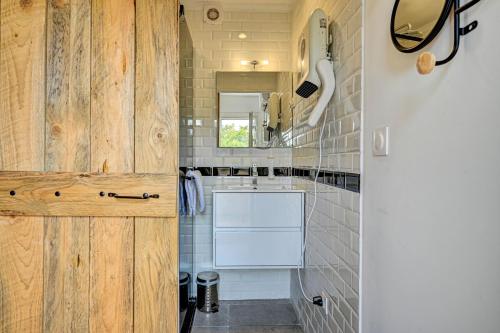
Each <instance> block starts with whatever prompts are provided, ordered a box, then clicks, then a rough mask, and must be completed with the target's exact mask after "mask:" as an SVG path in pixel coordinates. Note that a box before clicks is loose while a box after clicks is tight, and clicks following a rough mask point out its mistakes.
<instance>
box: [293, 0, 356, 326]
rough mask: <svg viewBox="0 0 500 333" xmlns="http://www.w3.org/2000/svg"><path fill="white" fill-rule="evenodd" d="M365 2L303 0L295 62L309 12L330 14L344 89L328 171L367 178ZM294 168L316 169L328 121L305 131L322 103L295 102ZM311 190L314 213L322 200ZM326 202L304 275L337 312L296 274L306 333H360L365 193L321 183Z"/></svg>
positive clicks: (338, 98) (335, 109) (315, 219)
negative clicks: (363, 153) (319, 302)
mask: <svg viewBox="0 0 500 333" xmlns="http://www.w3.org/2000/svg"><path fill="white" fill-rule="evenodd" d="M361 5H362V1H361V0H338V1H329V0H299V1H298V3H297V7H296V8H295V10H294V13H293V15H292V22H293V24H292V27H293V28H292V62H293V63H295V62H296V61H297V52H296V49H297V48H296V43H297V41H298V38H299V36H300V33H301V31H302V28H303V27H304V26H305V24H306V22H307V19H308V17H309V14H310V13H311V12H312V11H313V10H314V9H316V8H322V9H323V10H325V12H326V13H327V15H328V16H329V21H330V22H333V60H334V71H335V75H336V84H337V89H336V92H335V95H334V97H333V98H332V101H331V102H330V105H329V114H328V118H327V122H326V126H325V132H324V135H323V140H322V145H323V156H322V157H323V159H322V168H323V169H327V170H332V171H343V172H352V173H360V147H361V140H360V135H361V112H362V109H361V107H362V103H361V102H362V101H361V98H362V97H361V96H362V91H361V89H362V82H361V80H362V76H361V73H362V53H361V52H362V7H361ZM295 97H296V99H295V105H296V108H295V110H294V131H293V134H294V137H293V146H294V149H293V153H292V154H293V156H292V165H293V167H296V168H300V167H305V168H316V167H317V164H318V148H319V136H320V128H321V125H322V124H321V122H320V123H319V124H318V125H317V126H316V127H315V128H313V129H310V128H304V127H302V126H300V123H301V121H303V118H304V111H305V110H306V109H307V107H308V106H310V105H312V104H313V103H315V101H316V99H317V94H316V95H315V96H313V97H311V98H309V99H308V100H303V99H300V98H298V96H295ZM293 183H294V184H297V183H300V184H303V185H306V186H307V187H308V188H309V190H308V191H307V192H306V214H309V212H310V210H311V206H312V201H313V198H314V194H313V193H314V192H313V183H312V182H311V181H309V180H304V179H298V178H293ZM318 189H319V191H318V199H317V200H318V201H317V206H316V210H315V212H314V214H313V216H312V219H311V222H310V223H311V224H310V228H309V236H308V238H309V240H308V247H307V249H306V256H305V259H306V268H305V269H304V270H303V271H302V272H301V274H302V281H303V282H304V285H305V289H306V292H307V294H308V296H310V297H312V296H315V295H322V293H325V292H326V293H327V294H328V295H329V301H330V305H331V306H330V310H329V313H328V315H325V314H324V311H323V309H322V308H319V307H317V306H315V305H312V304H310V303H308V302H306V301H305V300H304V298H303V297H302V293H301V291H300V287H299V285H298V279H297V274H296V273H295V272H293V273H292V278H291V284H292V286H291V295H292V299H293V302H294V305H295V307H296V310H297V312H298V314H299V318H300V320H301V323H302V325H303V327H304V331H305V333H313V332H314V333H330V332H343V333H351V332H358V317H359V315H358V313H359V310H358V309H359V243H360V241H359V238H360V232H359V229H360V227H359V223H360V217H359V194H358V193H353V192H349V191H346V190H341V189H334V190H333V192H334V193H332V188H331V187H329V186H327V185H318Z"/></svg>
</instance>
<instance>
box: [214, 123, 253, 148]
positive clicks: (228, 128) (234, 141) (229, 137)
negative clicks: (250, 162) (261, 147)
mask: <svg viewBox="0 0 500 333" xmlns="http://www.w3.org/2000/svg"><path fill="white" fill-rule="evenodd" d="M224 123H225V124H224ZM248 141H249V132H248V126H236V125H235V124H234V123H230V122H227V121H223V124H222V128H221V131H220V147H235V148H245V147H248V146H249V143H248Z"/></svg>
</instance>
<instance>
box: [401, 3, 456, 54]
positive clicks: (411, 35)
mask: <svg viewBox="0 0 500 333" xmlns="http://www.w3.org/2000/svg"><path fill="white" fill-rule="evenodd" d="M452 7H453V0H396V2H395V4H394V9H393V11H392V17H391V38H392V42H393V43H394V46H395V47H396V48H397V49H398V50H399V51H401V52H404V53H412V52H416V51H418V50H421V49H422V48H424V47H425V46H426V45H428V44H429V43H430V42H431V41H432V40H433V39H434V38H435V37H436V36H437V35H438V33H439V31H441V29H442V27H443V25H444V24H445V23H446V20H447V18H448V16H449V14H450V11H451V9H452Z"/></svg>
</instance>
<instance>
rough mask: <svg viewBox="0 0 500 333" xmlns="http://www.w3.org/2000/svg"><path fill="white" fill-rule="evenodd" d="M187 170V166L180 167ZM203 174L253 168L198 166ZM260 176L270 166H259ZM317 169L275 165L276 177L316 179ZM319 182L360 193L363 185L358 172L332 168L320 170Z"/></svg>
mask: <svg viewBox="0 0 500 333" xmlns="http://www.w3.org/2000/svg"><path fill="white" fill-rule="evenodd" d="M179 169H180V170H181V171H183V172H186V171H187V168H186V167H181V168H179ZM194 169H195V170H199V171H200V172H201V175H202V176H224V177H249V176H250V175H251V174H252V168H250V167H242V168H233V167H196V168H194ZM257 172H258V174H259V177H267V176H268V175H269V171H268V168H266V167H257ZM316 172H317V170H316V169H310V168H289V167H275V168H274V176H276V177H290V176H292V177H298V178H303V179H308V180H311V181H314V178H315V177H316ZM318 183H320V184H325V185H330V186H334V187H336V188H340V189H343V190H347V191H351V192H355V193H359V191H360V187H361V176H360V175H359V174H358V173H349V172H341V171H332V170H320V173H319V176H318Z"/></svg>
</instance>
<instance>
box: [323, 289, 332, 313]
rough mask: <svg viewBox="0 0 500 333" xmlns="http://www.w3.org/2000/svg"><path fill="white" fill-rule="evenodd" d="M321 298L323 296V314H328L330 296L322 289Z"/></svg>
mask: <svg viewBox="0 0 500 333" xmlns="http://www.w3.org/2000/svg"><path fill="white" fill-rule="evenodd" d="M321 298H323V311H324V312H325V315H327V316H328V311H329V310H330V298H329V297H328V293H327V292H326V291H322V292H321Z"/></svg>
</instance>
